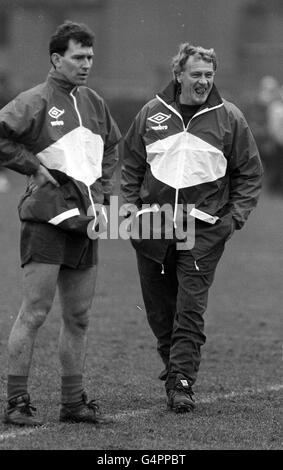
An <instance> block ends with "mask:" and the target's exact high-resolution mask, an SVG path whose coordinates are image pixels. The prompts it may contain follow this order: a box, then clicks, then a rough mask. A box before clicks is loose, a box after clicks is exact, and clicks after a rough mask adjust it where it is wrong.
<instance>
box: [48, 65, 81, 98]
mask: <svg viewBox="0 0 283 470" xmlns="http://www.w3.org/2000/svg"><path fill="white" fill-rule="evenodd" d="M47 82H49V83H53V84H56V86H57V87H59V88H61V89H62V90H65V91H66V92H68V93H70V92H71V91H72V90H75V91H76V90H77V88H78V87H77V85H74V84H73V83H71V82H69V81H68V80H67V79H66V78H65V77H64V75H62V74H61V73H60V72H57V70H55V69H53V68H52V69H51V70H50V72H49V74H48V76H47Z"/></svg>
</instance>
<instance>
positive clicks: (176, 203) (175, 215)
mask: <svg viewBox="0 0 283 470" xmlns="http://www.w3.org/2000/svg"><path fill="white" fill-rule="evenodd" d="M178 196H179V188H177V189H176V193H175V205H174V215H173V223H174V228H177V222H176V217H177V211H178Z"/></svg>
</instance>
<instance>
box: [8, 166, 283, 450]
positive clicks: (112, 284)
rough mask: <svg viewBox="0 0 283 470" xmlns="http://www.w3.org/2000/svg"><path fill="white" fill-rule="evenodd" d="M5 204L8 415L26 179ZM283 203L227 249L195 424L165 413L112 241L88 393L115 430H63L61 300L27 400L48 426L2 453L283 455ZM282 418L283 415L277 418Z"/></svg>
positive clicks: (100, 287)
mask: <svg viewBox="0 0 283 470" xmlns="http://www.w3.org/2000/svg"><path fill="white" fill-rule="evenodd" d="M10 176H11V181H12V184H13V190H12V191H11V192H10V193H8V194H5V195H0V243H1V259H0V270H1V283H0V306H1V317H0V325H1V328H0V354H1V369H0V377H1V382H0V402H1V403H0V406H1V408H2V410H3V408H4V406H5V393H6V372H7V352H6V345H7V338H8V335H9V332H10V329H11V326H12V324H13V321H14V319H15V317H16V315H17V311H18V308H19V304H20V300H21V270H20V268H19V255H18V240H19V234H18V227H19V225H18V219H17V209H16V206H17V201H18V199H19V195H20V194H21V192H22V189H23V185H24V178H22V177H18V176H17V175H12V174H11V175H10ZM282 274H283V201H282V199H281V200H280V199H279V198H270V197H267V196H266V195H263V196H262V198H261V200H260V203H259V206H258V208H257V209H256V210H255V211H254V212H253V213H252V215H251V216H250V219H249V221H248V223H247V225H246V227H245V228H244V229H243V230H242V231H241V232H237V233H236V234H235V235H234V236H233V238H232V240H230V241H229V242H228V244H227V247H226V251H225V253H224V256H223V258H222V261H221V263H220V264H219V267H218V271H217V274H216V278H215V281H214V284H213V287H212V289H211V291H210V300H209V307H208V310H207V313H206V334H207V342H206V345H205V346H204V348H203V358H202V363H201V368H200V372H199V377H198V381H197V383H196V385H195V388H194V391H195V394H196V399H197V401H198V406H197V409H196V411H195V412H194V413H192V414H187V415H175V414H172V413H170V412H168V411H166V399H165V394H164V388H163V387H164V386H163V383H162V382H160V381H159V380H158V379H157V376H158V374H159V372H160V370H161V368H162V365H161V362H160V360H159V358H158V356H157V353H156V350H155V340H154V337H153V335H152V333H151V331H150V330H149V327H148V325H147V323H146V318H145V312H144V306H143V302H142V297H141V292H140V287H139V282H138V276H137V270H136V265H135V256H134V252H133V250H132V248H131V246H130V244H129V242H126V241H123V240H116V241H115V240H114V241H103V242H101V244H100V268H99V278H98V282H97V289H96V292H97V293H96V298H95V302H94V306H93V316H92V321H91V328H90V333H89V342H88V352H87V361H86V366H87V370H86V380H85V384H86V388H87V390H88V392H89V397H90V398H91V397H92V395H93V394H94V395H95V396H96V397H97V399H98V401H99V403H100V406H101V409H102V410H103V412H105V413H106V414H107V415H109V416H111V417H113V419H114V422H113V424H111V425H108V426H106V427H101V428H95V427H93V426H91V425H83V424H80V425H66V424H59V423H58V411H59V399H60V394H59V391H60V368H59V362H58V355H57V338H58V331H59V322H60V315H59V309H58V302H57V299H56V301H55V304H54V307H53V309H52V311H51V313H50V316H49V318H48V320H47V322H46V324H45V325H44V326H43V327H42V329H41V331H40V333H39V336H38V339H37V342H36V348H35V354H34V360H33V364H32V372H31V379H30V392H31V396H32V399H33V402H34V405H35V406H36V407H37V408H38V411H39V414H40V415H41V416H43V417H44V419H45V421H46V425H45V426H44V427H42V428H39V429H36V430H34V429H32V430H25V429H24V430H23V429H19V428H11V427H7V426H5V425H4V424H2V423H0V449H13V450H18V449H24V450H30V449H42V450H49V449H61V450H64V449H76V450H78V449H83V450H87V449H92V450H94V449H98V450H113V451H115V450H119V449H120V450H125V449H127V450H131V449H138V450H143V449H151V450H154V449H156V450H161V451H162V450H166V449H168V450H175V449H176V450H187V451H188V450H191V449H202V450H205V449H210V450H213V449H222V450H224V449H264V450H272V449H282V448H283V445H282V392H283V378H282V363H283V362H282V354H283V349H282V329H283V328H282V310H283V306H282V305H283V285H282V279H283V275H282ZM280 413H281V414H280Z"/></svg>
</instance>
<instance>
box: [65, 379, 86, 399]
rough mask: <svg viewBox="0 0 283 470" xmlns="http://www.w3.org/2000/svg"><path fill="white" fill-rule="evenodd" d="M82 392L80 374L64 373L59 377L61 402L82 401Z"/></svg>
mask: <svg viewBox="0 0 283 470" xmlns="http://www.w3.org/2000/svg"><path fill="white" fill-rule="evenodd" d="M83 392H84V388H83V376H82V375H65V376H62V377H61V403H66V404H67V403H68V404H76V403H79V402H80V401H82V393H83Z"/></svg>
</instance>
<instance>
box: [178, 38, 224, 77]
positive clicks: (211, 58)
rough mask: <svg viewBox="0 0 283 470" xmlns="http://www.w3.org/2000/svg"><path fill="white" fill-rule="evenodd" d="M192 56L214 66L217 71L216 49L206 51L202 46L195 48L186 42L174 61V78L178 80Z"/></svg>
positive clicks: (180, 47)
mask: <svg viewBox="0 0 283 470" xmlns="http://www.w3.org/2000/svg"><path fill="white" fill-rule="evenodd" d="M190 56H195V57H196V58H198V59H200V60H204V61H205V62H209V63H212V64H213V70H214V71H215V70H216V69H217V59H216V54H215V51H214V49H205V48H204V47H201V46H193V45H192V44H190V43H188V42H185V43H183V44H180V46H179V51H178V53H177V54H176V55H175V56H174V57H173V59H172V70H173V76H174V79H175V80H176V79H177V77H178V75H179V74H180V73H181V72H182V71H183V70H184V68H185V65H186V63H187V60H188V58H189V57H190Z"/></svg>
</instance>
